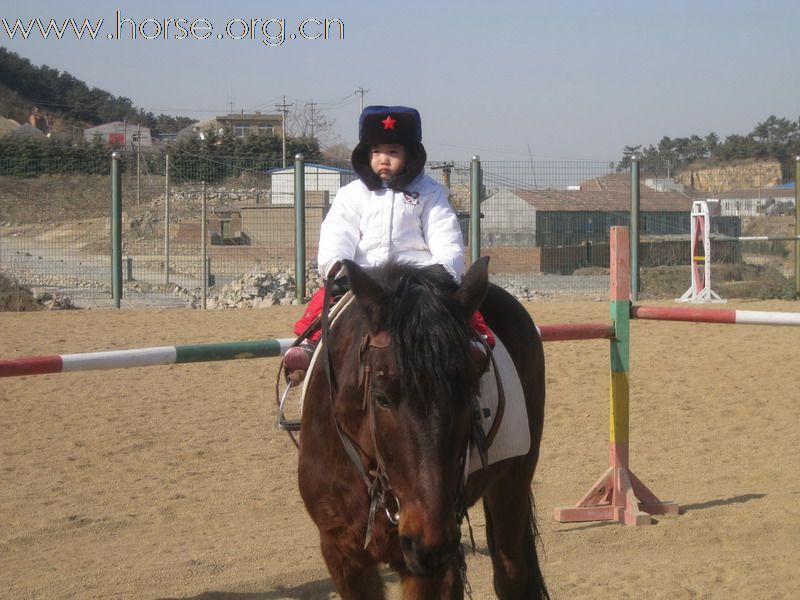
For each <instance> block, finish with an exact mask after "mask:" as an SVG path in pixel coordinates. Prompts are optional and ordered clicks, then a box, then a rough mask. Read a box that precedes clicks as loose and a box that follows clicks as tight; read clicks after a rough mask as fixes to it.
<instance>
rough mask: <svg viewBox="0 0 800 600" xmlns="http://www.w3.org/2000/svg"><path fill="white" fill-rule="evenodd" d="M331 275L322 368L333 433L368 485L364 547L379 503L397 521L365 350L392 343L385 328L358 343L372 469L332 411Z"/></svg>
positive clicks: (460, 492) (460, 494)
mask: <svg viewBox="0 0 800 600" xmlns="http://www.w3.org/2000/svg"><path fill="white" fill-rule="evenodd" d="M332 280H333V275H329V276H328V278H327V280H326V284H325V293H324V296H323V304H322V306H323V309H322V315H321V327H322V344H323V349H324V353H323V357H324V360H323V364H324V368H325V374H326V377H327V379H328V392H329V401H330V409H331V419H332V420H333V423H334V426H335V428H336V433H337V434H338V437H339V441H340V442H341V444H342V448H343V449H344V451H345V454H346V455H347V456H348V458H349V459H350V461H351V462H352V463H353V464H354V465H355V467H356V470H357V471H358V473H359V477H360V478H361V480H362V481H363V482H364V484H365V485H366V488H367V492H368V494H369V498H370V507H369V516H368V518H367V530H366V534H365V539H364V548H366V547H367V546H368V545H369V542H370V540H371V539H372V530H373V528H374V525H375V515H376V513H377V509H378V507H379V506H380V507H382V508H383V511H384V513H385V514H386V518H387V519H388V520H389V522H390V523H391V524H392V525H393V526H397V525H398V523H399V522H400V501H399V500H398V499H397V496H395V494H394V492H393V490H392V485H391V483H390V482H389V476H388V475H387V473H386V467H385V463H384V461H383V457H382V456H381V454H380V451H379V450H378V444H377V439H376V437H375V416H374V412H373V403H372V402H370V401H369V399H370V393H371V381H372V377H373V375H377V376H382V375H384V373H383V371H378V372H377V373H376V372H374V371H373V369H372V367H371V366H370V365H369V363H368V362H367V361H366V353H367V352H368V351H369V350H371V349H377V350H386V349H388V348H389V347H390V346H391V336H390V334H389V332H388V331H382V332H380V333H378V334H376V335H375V336H372V335H370V334H368V333H367V334H365V335H364V337H363V339H362V341H361V345H360V347H359V383H360V385H362V386H363V388H364V396H363V400H362V406H361V409H362V411H364V410H367V411H368V423H369V430H370V437H371V438H372V439H371V441H372V447H373V449H374V452H375V456H374V457H373V458H372V460H374V462H375V465H376V468H375V469H367V467H366V466H365V460H364V459H367V460H369V459H370V456H369V454H367V453H366V452H365V451H364V450H363V448H361V447H360V446H359V445H358V443H356V441H355V440H354V439H353V438H352V437H351V436H350V435H348V434H347V432H346V431H344V430H343V429H342V428H341V426H340V425H339V422H338V421H337V420H336V416H335V411H334V404H335V398H336V387H337V386H336V379H335V376H334V373H333V369H332V360H331V353H330V344H329V343H328V334H329V329H330V327H329V322H328V318H329V315H328V311H329V307H330V284H331V283H332ZM469 452H470V445H469V444H467V448H466V451H465V453H464V455H463V456H462V457H461V463H462V464H461V465H460V467H461V468H462V469H463V474H462V476H461V477H459V480H458V488H457V490H456V506H455V517H456V522H457V523H458V526H459V528H460V527H461V523H462V521H463V520H464V518H465V517H467V523H469V517H468V515H467V507H466V505H465V503H464V488H465V487H466V481H467V476H468V473H469ZM387 495H389V496H391V499H392V500H393V501H394V505H395V508H396V510H394V511H392V510H390V508H389V505H388V503H387ZM469 533H470V538H471V539H472V547H473V550H474V548H475V540H474V537H473V535H472V526H471V524H470V526H469ZM460 562H461V563H462V565H461V570H462V572H463V569H464V566H463V563H464V560H463V556H462V557H461V560H460Z"/></svg>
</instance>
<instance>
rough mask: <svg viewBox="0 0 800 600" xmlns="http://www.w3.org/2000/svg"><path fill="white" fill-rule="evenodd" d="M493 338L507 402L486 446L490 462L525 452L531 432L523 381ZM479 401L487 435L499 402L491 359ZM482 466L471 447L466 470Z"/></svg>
mask: <svg viewBox="0 0 800 600" xmlns="http://www.w3.org/2000/svg"><path fill="white" fill-rule="evenodd" d="M495 339H496V344H495V347H494V361H495V363H497V369H498V371H499V372H500V381H502V382H503V392H504V394H505V399H506V405H505V409H504V412H503V415H502V418H501V421H500V428H499V429H498V431H497V434H496V435H495V437H494V440H493V441H492V445H491V446H489V451H488V455H489V461H488V464H490V465H491V464H494V463H496V462H498V461H501V460H504V459H506V458H512V457H514V456H521V455H522V454H527V452H528V450H530V447H531V432H530V429H529V428H528V411H527V409H526V407H525V395H524V394H523V391H522V383H521V382H520V380H519V375H518V374H517V369H516V367H515V366H514V361H513V360H511V355H509V353H508V350H506V347H505V346H504V345H503V342H501V341H500V338H499V337H498V336H495ZM478 401H479V403H480V405H481V416H482V418H483V423H482V425H483V431H484V433H486V434H488V433H489V430H490V429H491V427H492V423H494V417H495V415H496V414H497V402H498V398H497V380H496V379H495V372H494V367H493V366H492V364H491V362H490V363H489V370H488V371H486V373H484V374H483V376H482V377H481V381H480V391H479V396H478ZM482 467H483V463H481V457H480V455H479V454H478V451H477V450H476V449H475V448H472V449H471V450H470V455H469V472H470V473H472V472H474V471H477V470H478V469H480V468H482Z"/></svg>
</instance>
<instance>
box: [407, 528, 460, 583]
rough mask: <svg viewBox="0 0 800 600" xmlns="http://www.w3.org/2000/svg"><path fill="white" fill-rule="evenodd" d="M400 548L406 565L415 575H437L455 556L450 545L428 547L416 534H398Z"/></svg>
mask: <svg viewBox="0 0 800 600" xmlns="http://www.w3.org/2000/svg"><path fill="white" fill-rule="evenodd" d="M400 548H401V550H402V551H403V556H404V558H405V561H406V566H407V567H408V568H409V570H410V571H411V572H412V573H414V574H415V575H422V576H430V575H438V574H440V573H441V572H442V571H444V570H445V569H446V568H447V567H448V566H449V565H450V563H451V561H452V560H453V557H454V556H455V550H454V549H453V548H452V547H450V546H447V547H441V548H429V547H427V546H425V545H424V544H422V543H421V541H420V539H419V538H418V537H417V536H413V535H407V534H406V535H401V536H400Z"/></svg>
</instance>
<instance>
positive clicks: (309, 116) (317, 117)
mask: <svg viewBox="0 0 800 600" xmlns="http://www.w3.org/2000/svg"><path fill="white" fill-rule="evenodd" d="M332 129H333V121H332V120H330V119H328V118H327V117H326V116H325V114H324V113H323V112H322V111H321V110H320V109H319V108H318V105H317V103H316V102H314V101H313V100H312V101H311V102H307V103H306V104H304V105H302V106H299V107H297V108H296V109H295V110H293V111H292V112H291V113H289V115H288V116H287V119H286V132H287V133H288V134H289V135H290V136H292V137H309V138H315V139H317V140H319V139H320V138H321V137H323V136H325V134H327V133H329V132H330V131H331V130H332Z"/></svg>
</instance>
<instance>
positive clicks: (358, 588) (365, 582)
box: [320, 538, 385, 600]
mask: <svg viewBox="0 0 800 600" xmlns="http://www.w3.org/2000/svg"><path fill="white" fill-rule="evenodd" d="M320 545H321V549H322V556H323V558H324V559H325V564H326V566H327V567H328V572H329V573H330V575H331V579H333V583H334V585H335V586H336V591H337V592H339V596H341V598H342V600H372V599H373V598H374V599H375V600H382V599H383V598H385V595H384V588H383V579H381V576H380V573H379V572H378V566H377V564H375V562H374V561H372V560H371V559H369V557H368V556H367V555H366V554H364V556H363V559H361V560H359V559H355V558H353V557H352V556H349V555H345V554H344V553H343V552H342V551H341V548H340V546H339V545H338V543H337V540H336V539H332V538H328V539H324V538H323V539H322V542H321V544H320Z"/></svg>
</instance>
